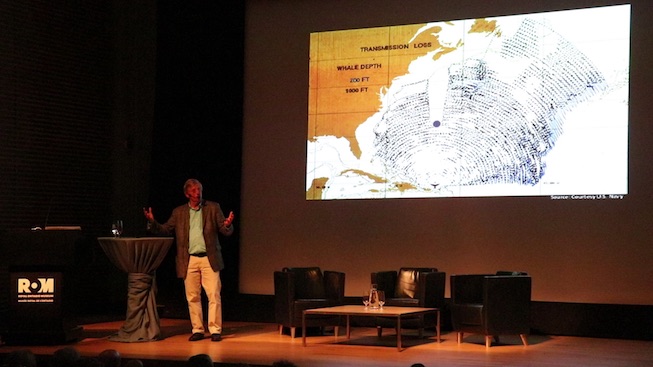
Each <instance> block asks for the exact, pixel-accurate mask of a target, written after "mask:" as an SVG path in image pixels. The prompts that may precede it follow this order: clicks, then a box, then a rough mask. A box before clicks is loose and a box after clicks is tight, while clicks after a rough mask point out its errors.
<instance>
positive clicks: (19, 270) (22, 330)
mask: <svg viewBox="0 0 653 367" xmlns="http://www.w3.org/2000/svg"><path fill="white" fill-rule="evenodd" d="M81 237H82V236H81V231H80V230H53V231H31V230H7V231H2V232H0V266H1V267H2V268H3V270H4V271H7V272H8V280H7V279H6V278H5V279H3V283H4V285H3V288H7V289H8V293H9V299H8V307H7V315H6V319H7V322H6V324H7V333H6V335H4V336H3V340H4V341H5V342H6V343H7V344H8V345H44V344H45V345H54V344H63V343H67V342H70V341H74V340H78V339H79V338H81V335H82V331H83V330H82V328H81V327H80V326H77V325H75V324H74V322H72V321H71V317H70V315H71V311H72V310H71V307H70V303H69V299H68V296H67V294H68V291H69V290H66V289H65V286H66V276H67V273H68V270H69V268H70V267H72V266H73V265H74V259H75V245H76V243H77V241H79V240H80V239H81Z"/></svg>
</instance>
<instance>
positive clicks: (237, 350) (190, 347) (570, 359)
mask: <svg viewBox="0 0 653 367" xmlns="http://www.w3.org/2000/svg"><path fill="white" fill-rule="evenodd" d="M121 325H122V321H113V322H102V323H92V324H85V325H83V328H84V331H83V339H81V340H79V341H77V342H74V343H71V344H68V345H70V346H73V347H75V348H76V349H77V350H79V351H80V353H81V354H82V356H86V357H91V356H97V355H98V354H99V353H100V352H101V351H103V350H105V349H115V350H117V351H119V352H120V353H121V355H122V356H123V358H125V359H135V358H137V359H141V360H143V361H150V360H152V361H178V362H179V361H186V360H187V359H188V358H189V357H190V356H193V355H195V354H200V353H206V354H208V355H210V356H211V358H212V359H213V361H214V362H215V363H216V365H219V364H231V365H234V364H242V365H256V366H270V365H272V363H273V362H275V361H278V360H281V359H285V360H289V361H291V362H294V363H295V364H296V365H297V366H299V367H309V366H310V367H332V366H338V367H347V366H370V367H372V366H373V367H384V366H404V367H410V366H411V365H412V364H414V363H422V364H424V365H425V366H426V367H429V366H629V367H633V366H652V365H653V342H651V341H638V340H615V339H597V338H579V337H566V336H541V335H531V336H529V345H528V346H526V347H525V346H523V345H522V344H521V340H520V339H519V336H504V337H502V338H501V343H500V344H499V345H495V346H492V347H491V348H489V349H486V347H485V344H484V340H483V337H482V336H477V335H469V336H466V337H465V342H464V343H463V344H458V343H457V342H456V335H455V333H453V332H444V333H443V334H442V342H441V343H436V341H435V332H434V331H433V332H429V331H427V332H425V335H424V337H423V338H419V337H418V335H417V331H415V330H405V331H404V332H402V334H403V335H404V336H403V345H404V347H405V348H404V349H403V350H402V351H398V350H397V348H396V334H395V333H394V331H393V330H390V329H384V335H383V336H382V337H381V338H378V337H377V335H376V329H374V328H364V327H353V328H352V334H351V339H349V340H347V339H346V337H345V335H344V333H345V328H344V327H341V328H340V331H339V333H340V335H338V337H337V338H336V337H335V336H334V335H333V333H332V332H329V331H327V333H326V334H325V335H320V336H309V337H307V346H306V347H304V346H302V338H301V337H296V338H294V339H291V338H290V336H288V335H280V334H279V332H278V329H277V326H276V325H274V324H265V323H246V322H226V323H225V325H224V332H223V340H222V342H219V343H214V342H211V341H210V339H204V340H201V341H197V342H189V341H188V337H189V336H190V334H189V329H190V327H189V322H188V320H181V319H162V320H161V330H162V334H163V337H164V338H163V340H159V341H154V342H143V343H120V342H113V341H110V340H108V337H109V336H110V335H112V334H113V333H116V332H117V331H118V330H119V328H120V326H121ZM61 347H63V345H48V346H8V345H4V346H1V347H0V354H6V353H9V352H11V351H12V350H16V349H25V348H27V349H30V350H32V351H33V352H34V353H35V354H37V355H52V353H53V352H54V351H55V350H57V349H59V348H61Z"/></svg>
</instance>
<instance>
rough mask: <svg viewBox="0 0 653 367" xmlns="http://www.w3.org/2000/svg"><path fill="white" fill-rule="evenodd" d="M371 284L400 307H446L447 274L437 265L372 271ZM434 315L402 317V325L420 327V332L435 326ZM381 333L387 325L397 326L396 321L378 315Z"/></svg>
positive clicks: (386, 300)
mask: <svg viewBox="0 0 653 367" xmlns="http://www.w3.org/2000/svg"><path fill="white" fill-rule="evenodd" d="M370 280H371V283H372V284H376V286H377V289H378V290H380V291H383V292H384V293H385V305H386V306H400V307H434V308H440V309H442V308H443V307H444V287H445V282H446V274H445V273H444V272H439V271H438V269H436V268H408V267H406V268H401V269H399V271H395V270H391V271H378V272H374V273H372V274H371V277H370ZM434 317H435V316H434V315H426V316H424V318H426V320H423V319H422V318H416V319H407V320H406V322H404V321H403V320H402V326H405V327H406V328H417V329H419V332H420V335H422V332H423V330H424V324H425V323H426V324H428V325H433V324H434V323H435V319H432V318H434ZM376 327H377V333H378V335H379V336H381V334H382V332H383V328H384V327H393V328H396V321H395V320H394V319H388V318H381V317H378V318H376Z"/></svg>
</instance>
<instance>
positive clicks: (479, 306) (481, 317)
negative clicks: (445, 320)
mask: <svg viewBox="0 0 653 367" xmlns="http://www.w3.org/2000/svg"><path fill="white" fill-rule="evenodd" d="M450 281H451V321H452V326H453V330H454V331H456V333H457V339H458V343H462V341H463V336H464V333H474V334H483V335H484V336H485V346H486V347H488V348H489V347H490V346H491V345H492V339H493V338H494V340H495V341H496V342H498V341H499V335H510V334H519V336H520V337H521V341H522V343H523V344H524V345H525V346H526V345H528V339H527V335H528V334H529V333H530V305H531V277H530V276H529V275H528V274H526V273H521V272H505V271H500V272H497V274H494V275H493V274H470V275H452V276H451V278H450Z"/></svg>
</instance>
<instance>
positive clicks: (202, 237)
mask: <svg viewBox="0 0 653 367" xmlns="http://www.w3.org/2000/svg"><path fill="white" fill-rule="evenodd" d="M184 195H186V198H188V203H187V204H184V205H181V206H178V207H177V208H175V209H174V210H173V211H172V215H171V216H170V219H168V221H167V222H165V223H163V224H160V223H158V222H157V221H156V220H155V219H154V215H153V214H152V208H147V209H144V210H143V212H144V214H145V218H147V221H148V223H149V226H148V227H149V228H150V232H152V233H154V234H166V235H169V234H171V233H172V232H174V233H175V237H176V243H177V256H176V259H175V261H176V269H177V277H179V278H183V279H184V287H185V289H186V300H187V301H188V311H189V313H190V322H191V325H192V327H193V334H192V335H191V336H190V338H189V339H188V340H190V341H197V340H202V339H204V332H205V329H204V319H203V313H202V303H201V300H202V297H201V296H202V288H204V292H205V293H206V296H207V298H208V313H209V318H208V329H209V333H211V341H214V342H218V341H220V340H222V336H221V334H222V301H221V297H220V291H221V288H222V283H221V281H220V271H221V270H222V269H223V268H224V261H223V259H222V252H221V247H220V241H219V239H218V233H221V234H223V235H225V236H229V235H231V234H232V233H233V231H234V227H233V226H232V222H233V220H234V213H233V212H230V213H229V216H228V217H226V218H225V216H224V214H223V213H222V209H221V208H220V204H218V203H216V202H212V201H206V200H203V199H202V184H201V183H200V182H199V181H198V180H196V179H189V180H187V181H186V183H184Z"/></svg>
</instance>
